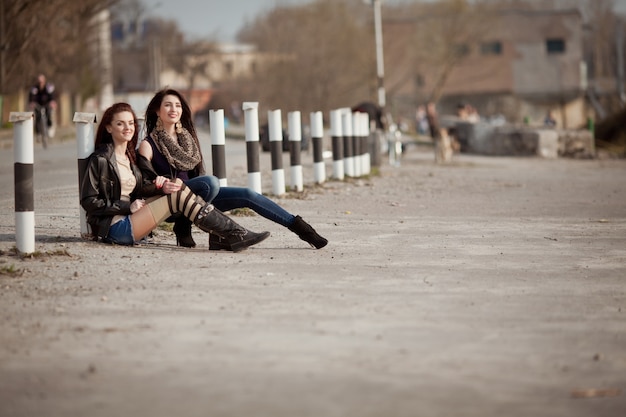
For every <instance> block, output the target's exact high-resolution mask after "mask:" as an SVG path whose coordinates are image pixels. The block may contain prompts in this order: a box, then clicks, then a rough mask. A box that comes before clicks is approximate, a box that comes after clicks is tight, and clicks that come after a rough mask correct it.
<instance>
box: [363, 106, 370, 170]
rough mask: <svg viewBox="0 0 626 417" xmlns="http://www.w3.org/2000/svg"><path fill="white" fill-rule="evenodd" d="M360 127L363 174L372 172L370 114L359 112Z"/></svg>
mask: <svg viewBox="0 0 626 417" xmlns="http://www.w3.org/2000/svg"><path fill="white" fill-rule="evenodd" d="M361 129H362V136H361V140H362V142H361V143H362V145H363V146H362V149H363V156H362V157H363V162H362V163H361V166H362V170H363V175H369V174H370V173H371V172H372V155H371V153H370V143H369V139H370V135H371V132H370V116H369V115H368V114H367V113H361Z"/></svg>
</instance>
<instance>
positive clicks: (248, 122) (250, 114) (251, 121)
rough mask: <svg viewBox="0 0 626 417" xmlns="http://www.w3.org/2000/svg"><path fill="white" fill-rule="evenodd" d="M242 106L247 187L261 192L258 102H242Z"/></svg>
mask: <svg viewBox="0 0 626 417" xmlns="http://www.w3.org/2000/svg"><path fill="white" fill-rule="evenodd" d="M242 108H243V117H244V124H245V128H246V157H247V162H248V188H250V189H251V190H253V191H256V192H257V193H259V194H262V192H261V190H262V187H261V164H260V162H259V158H260V156H259V103H257V102H244V103H243V106H242Z"/></svg>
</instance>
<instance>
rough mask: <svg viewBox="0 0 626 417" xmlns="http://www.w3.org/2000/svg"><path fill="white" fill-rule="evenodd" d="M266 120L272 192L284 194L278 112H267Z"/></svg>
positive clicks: (280, 131)
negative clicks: (270, 160)
mask: <svg viewBox="0 0 626 417" xmlns="http://www.w3.org/2000/svg"><path fill="white" fill-rule="evenodd" d="M267 120H268V125H269V131H270V132H269V133H270V152H271V154H272V190H273V192H274V195H276V196H281V195H283V194H285V192H286V191H285V171H284V170H283V127H282V117H281V112H280V110H269V111H268V112H267Z"/></svg>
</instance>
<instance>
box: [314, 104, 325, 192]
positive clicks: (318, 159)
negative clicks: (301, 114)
mask: <svg viewBox="0 0 626 417" xmlns="http://www.w3.org/2000/svg"><path fill="white" fill-rule="evenodd" d="M311 141H312V142H313V179H314V181H315V183H316V184H322V183H323V182H324V181H325V180H326V166H325V165H324V121H323V118H322V112H321V111H317V112H312V113H311Z"/></svg>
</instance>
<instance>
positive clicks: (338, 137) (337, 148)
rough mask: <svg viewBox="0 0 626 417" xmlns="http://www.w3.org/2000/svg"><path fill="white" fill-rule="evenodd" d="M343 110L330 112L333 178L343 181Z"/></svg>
mask: <svg viewBox="0 0 626 417" xmlns="http://www.w3.org/2000/svg"><path fill="white" fill-rule="evenodd" d="M341 112H342V110H339V109H338V110H331V112H330V137H331V140H332V145H333V178H334V179H336V180H343V178H344V169H343V168H344V163H343V135H342V129H341Z"/></svg>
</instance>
